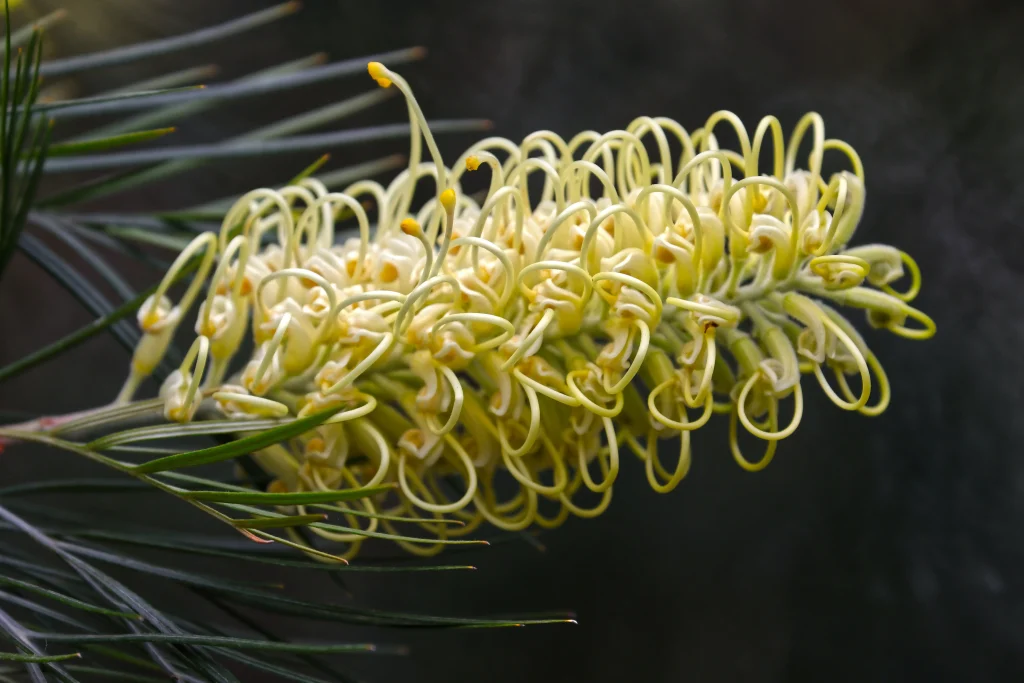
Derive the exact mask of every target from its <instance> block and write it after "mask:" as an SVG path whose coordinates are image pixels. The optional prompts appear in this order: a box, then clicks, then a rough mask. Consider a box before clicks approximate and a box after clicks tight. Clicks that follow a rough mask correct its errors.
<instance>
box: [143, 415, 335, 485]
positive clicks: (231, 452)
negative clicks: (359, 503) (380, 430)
mask: <svg viewBox="0 0 1024 683" xmlns="http://www.w3.org/2000/svg"><path fill="white" fill-rule="evenodd" d="M342 408H344V406H341V405H339V406H335V407H333V408H330V409H328V410H323V411H320V412H319V413H316V414H315V415H310V416H309V417H303V418H300V419H298V420H292V421H290V422H287V423H285V424H282V425H280V426H279V427H275V428H273V429H270V430H268V431H265V432H262V433H260V434H255V435H253V436H247V437H245V438H244V439H237V440H235V441H232V442H230V443H226V444H220V445H218V446H211V447H210V448H203V449H201V450H198V451H189V452H187V453H180V454H178V455H169V456H167V457H164V458H157V459H155V460H150V461H149V462H146V463H142V464H141V465H136V466H135V467H132V468H131V470H130V471H131V472H132V473H134V474H151V473H153V472H163V471H166V470H173V469H180V468H183V467H196V466H198V465H208V464H210V463H214V462H221V461H223V460H230V459H231V458H236V457H238V456H240V455H246V454H248V453H252V452H253V451H258V450H260V449H262V448H266V447H267V446H272V445H274V444H276V443H280V442H282V441H285V440H286V439H291V438H293V437H296V436H299V435H300V434H304V433H306V432H307V431H309V430H310V429H313V428H314V427H316V426H317V425H319V424H321V423H323V422H324V421H325V420H327V419H329V418H330V417H331V416H332V415H335V414H336V413H338V412H340V411H341V410H342Z"/></svg>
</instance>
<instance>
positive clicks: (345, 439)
mask: <svg viewBox="0 0 1024 683" xmlns="http://www.w3.org/2000/svg"><path fill="white" fill-rule="evenodd" d="M369 72H370V75H371V76H372V77H373V78H374V79H375V80H376V81H377V82H378V83H379V84H380V85H381V86H382V87H396V88H398V89H399V90H400V91H401V92H402V93H403V94H404V95H405V97H406V100H407V102H408V108H409V112H410V124H411V127H412V136H411V150H410V154H409V166H408V168H407V169H406V170H405V171H404V172H403V173H401V174H400V175H399V176H398V177H397V178H396V179H395V180H394V181H393V182H391V184H390V185H389V186H388V187H383V186H381V185H379V184H378V183H376V182H373V181H369V180H367V181H361V182H357V183H355V184H353V185H351V186H349V187H348V188H346V189H345V190H344V191H343V192H328V191H327V189H326V188H325V187H324V186H323V185H322V184H320V183H319V182H317V181H316V180H313V179H306V180H303V181H302V182H300V183H299V184H297V185H294V186H289V187H285V188H282V189H280V190H271V189H260V190H255V191H253V192H250V193H249V194H247V195H245V196H244V197H242V198H241V199H240V200H239V201H238V202H237V203H236V204H235V206H234V207H233V208H232V209H231V210H230V212H228V214H227V216H226V218H225V219H224V223H223V227H222V229H221V232H220V234H219V235H213V234H204V235H201V236H199V237H197V238H196V240H195V241H194V242H193V243H192V244H191V245H190V246H189V247H188V248H187V249H186V250H185V252H184V253H183V254H182V255H181V257H180V258H179V259H178V260H177V262H176V263H175V264H174V266H173V267H172V269H171V272H170V273H168V275H167V278H166V279H165V282H170V281H171V280H172V278H173V277H174V276H175V274H176V273H177V271H178V269H180V268H181V267H183V266H184V265H185V264H186V263H187V262H189V261H190V260H192V259H198V260H199V264H198V269H197V272H196V276H195V278H194V279H193V281H192V284H191V286H190V287H189V289H188V291H186V292H185V294H184V296H183V297H182V298H181V299H180V300H179V301H178V302H176V303H175V302H173V301H171V300H170V299H168V298H167V296H166V289H167V288H166V287H164V286H162V287H161V288H160V290H159V291H158V292H157V293H156V294H155V295H154V296H153V297H152V298H151V299H150V300H149V301H148V302H146V304H145V305H143V307H142V308H141V310H140V312H139V322H140V325H141V327H142V330H143V332H144V333H145V334H144V338H143V340H142V342H141V343H140V345H139V347H138V350H137V352H136V354H135V357H134V359H133V362H132V373H131V376H130V378H129V380H128V382H127V383H126V386H125V390H124V391H123V392H122V396H121V399H122V400H128V399H129V398H130V397H131V395H132V394H133V392H134V390H135V387H136V386H137V385H138V383H139V381H140V380H141V379H143V378H144V377H145V376H146V375H148V374H149V373H150V372H151V371H152V369H153V368H154V367H155V366H156V365H157V363H158V362H159V361H160V359H161V357H162V356H163V353H164V350H165V349H166V347H167V343H168V340H169V339H170V337H171V336H172V335H173V333H174V330H175V328H176V327H177V325H178V324H179V323H180V322H181V320H182V318H183V315H184V313H185V311H186V310H187V309H188V308H189V307H190V306H191V304H192V303H193V301H194V300H195V299H197V298H198V297H199V296H200V291H201V289H200V288H201V286H202V284H204V283H206V284H207V285H208V286H207V290H206V294H205V298H203V299H202V302H201V304H200V305H199V308H198V311H199V313H198V318H197V320H196V322H195V330H196V333H197V334H198V335H199V336H198V339H197V341H196V343H195V344H194V345H193V347H192V349H191V350H190V352H189V353H188V355H187V357H186V359H185V362H184V363H183V364H182V367H181V368H180V369H179V370H178V371H176V372H175V373H173V374H172V375H171V376H170V377H169V378H168V380H167V381H166V382H165V384H164V386H163V388H162V390H161V395H162V396H163V397H164V399H165V402H166V403H165V405H166V408H165V415H166V417H167V418H168V419H171V420H178V421H187V420H189V419H191V418H192V417H193V415H194V414H195V412H196V410H197V408H198V407H199V405H200V402H201V401H202V400H203V397H204V396H205V397H211V398H210V399H209V400H212V401H213V402H214V403H215V405H216V406H217V407H219V409H220V411H221V412H222V413H223V414H224V415H225V416H227V417H228V418H229V419H232V420H239V421H243V420H247V419H250V418H266V417H287V416H299V417H302V416H306V415H310V414H313V413H316V412H319V411H322V410H325V409H327V408H331V407H335V408H337V407H341V408H342V409H341V410H340V412H338V413H337V414H335V415H334V416H333V417H332V418H331V419H330V420H328V421H327V422H326V423H324V424H323V425H321V426H320V427H318V428H316V429H313V430H312V431H310V432H308V433H307V434H305V435H303V436H301V437H300V438H298V439H295V440H292V441H291V442H288V443H285V444H279V445H276V446H273V447H271V448H268V449H265V450H263V451H261V452H259V453H257V454H255V455H256V459H257V461H258V462H260V463H261V464H262V465H263V466H264V467H265V468H266V469H267V470H268V471H269V472H271V473H272V474H273V475H274V476H275V477H276V480H275V482H274V484H273V488H274V490H280V491H293V490H318V489H330V488H339V487H341V488H353V487H364V486H377V485H379V484H382V483H393V484H394V485H395V486H396V488H395V491H394V493H389V494H387V495H382V496H380V497H379V498H378V499H376V500H373V499H369V500H367V501H364V505H365V512H369V513H373V515H371V516H370V518H369V519H370V521H369V526H368V527H367V528H366V529H364V531H373V530H374V529H376V528H377V525H378V524H381V525H383V526H384V527H385V528H387V529H389V530H390V529H391V527H390V523H391V521H393V519H394V518H401V519H405V520H408V519H415V520H417V522H418V523H419V524H420V525H421V526H422V528H423V529H425V530H427V532H428V533H430V534H432V535H436V537H437V538H438V539H439V540H444V539H447V538H449V537H451V536H454V535H456V534H463V533H468V532H469V531H471V530H472V529H474V528H475V527H476V526H478V525H479V524H480V523H481V522H483V521H487V522H489V523H491V524H493V525H495V526H498V527H501V528H503V529H508V530H518V529H524V528H527V527H529V526H531V525H533V524H536V525H539V526H542V527H552V526H555V525H558V524H560V523H561V522H563V521H564V520H565V519H566V518H567V517H568V515H569V514H574V515H577V516H582V517H592V516H595V515H598V514H600V513H601V512H602V511H603V510H604V509H606V507H607V506H608V505H609V503H610V501H611V496H612V487H613V484H614V482H615V480H616V478H617V476H618V474H619V468H620V460H621V458H622V454H623V453H625V452H632V453H633V454H635V455H636V456H637V457H638V458H639V459H640V460H642V461H643V462H644V463H645V468H646V475H647V479H648V481H649V482H650V485H651V486H652V487H653V488H654V489H655V490H656V491H659V492H668V491H671V490H672V489H673V488H675V487H676V486H677V485H678V484H679V482H680V481H681V480H682V479H683V478H684V477H685V476H686V474H687V472H688V471H689V468H690V463H691V448H690V438H691V437H690V435H691V433H692V432H694V431H695V430H697V429H700V428H701V427H702V426H703V425H705V424H707V423H708V421H709V420H710V418H711V416H712V414H713V413H722V414H725V415H727V416H728V420H729V425H730V428H729V449H730V450H731V452H732V456H733V457H734V458H735V460H736V462H737V463H738V464H739V465H740V466H741V467H743V468H744V469H747V470H751V471H754V470H760V469H762V468H763V467H765V466H766V465H767V464H768V463H769V462H770V461H771V460H772V458H773V456H774V454H775V451H776V448H777V446H778V443H779V441H781V440H783V439H785V438H786V437H788V436H790V435H792V434H793V433H794V432H795V431H796V429H797V428H798V426H799V424H800V422H801V420H802V419H803V416H804V397H803V390H804V389H803V387H804V385H803V383H802V379H803V376H804V375H808V374H809V375H813V377H814V380H813V381H816V382H817V383H818V384H819V385H820V386H821V388H822V390H823V391H824V392H825V394H826V395H827V396H828V397H829V398H830V399H831V400H832V401H833V402H834V403H835V404H836V405H837V406H839V407H840V408H842V409H844V410H851V411H857V412H860V413H862V414H864V415H877V414H879V413H881V412H882V411H884V410H885V408H886V406H887V405H888V403H889V397H890V388H889V383H888V380H887V379H886V375H885V372H884V370H883V369H882V366H881V364H880V362H879V360H878V359H877V358H876V357H875V355H874V354H873V353H872V352H871V351H870V349H869V348H868V347H867V345H866V344H865V342H864V339H863V338H862V337H861V335H860V334H859V333H858V332H857V330H856V329H855V328H854V326H853V325H852V324H851V323H850V322H849V321H848V320H847V318H846V317H845V315H844V313H841V312H840V310H839V308H840V307H844V308H846V309H861V310H863V311H865V312H866V314H867V321H868V324H869V325H871V326H873V327H876V328H885V329H887V330H889V331H891V332H893V333H895V334H897V335H900V336H903V337H907V338H910V339H925V338H927V337H930V336H931V335H932V334H933V333H934V332H935V326H934V324H933V323H932V321H931V319H930V318H928V316H926V315H925V314H924V313H922V312H920V311H918V310H917V309H915V308H913V307H911V306H910V301H912V300H913V298H914V297H915V295H916V294H917V292H918V290H919V288H920V272H919V270H918V268H917V265H916V264H915V263H914V261H913V259H912V258H911V257H910V256H909V255H908V254H906V253H904V252H902V251H900V250H899V249H896V248H894V247H890V246H886V245H866V246H859V247H850V246H848V245H849V243H850V241H851V240H852V238H853V235H854V231H855V230H856V228H857V224H858V222H859V221H860V218H861V215H862V211H863V207H864V201H865V181H864V170H863V167H862V165H861V161H860V159H859V157H858V155H857V153H856V152H855V151H854V150H853V149H852V148H851V147H850V146H849V145H847V144H846V143H844V142H841V141H839V140H830V139H826V138H825V133H824V126H823V122H822V120H821V118H820V117H819V116H818V115H817V114H813V113H812V114H808V115H807V116H805V117H804V118H803V119H801V120H800V122H799V123H798V125H797V127H796V130H795V131H794V133H793V135H792V136H791V137H790V139H789V141H788V143H787V142H785V141H784V138H783V132H782V127H781V125H780V123H779V121H778V120H777V119H776V118H774V117H771V116H768V117H765V118H764V119H762V120H761V121H760V123H759V124H758V125H757V127H756V129H755V131H754V134H753V136H750V135H749V134H748V132H747V130H746V128H744V126H743V124H742V123H741V122H740V121H739V120H738V119H737V117H736V116H735V115H733V114H731V113H729V112H718V113H716V114H714V115H712V116H711V118H709V119H708V120H707V122H706V123H705V124H704V127H703V128H700V129H698V130H696V131H694V132H693V133H688V132H687V131H686V130H685V129H684V128H683V127H682V126H680V125H679V124H678V123H676V122H675V121H672V120H671V119H667V118H650V117H640V118H638V119H636V120H635V121H633V122H632V123H631V124H630V125H629V126H628V127H627V128H626V129H625V130H616V131H611V132H608V133H603V134H602V133H597V132H593V131H586V132H583V133H580V134H579V135H577V136H575V137H574V138H572V139H571V140H569V141H566V140H564V139H562V138H561V137H559V136H558V135H556V134H554V133H552V132H549V131H540V132H537V133H533V134H531V135H529V136H527V137H526V138H525V139H524V140H523V141H522V142H521V143H519V144H516V143H514V142H512V141H510V140H507V139H504V138H498V137H493V138H487V139H485V140H482V141H480V142H478V143H477V144H475V145H473V146H472V147H470V148H469V149H468V150H467V151H466V152H465V154H463V155H462V157H460V158H459V159H458V160H457V161H456V163H455V164H454V166H452V167H451V168H449V167H448V166H446V165H445V164H444V162H443V161H442V159H441V155H440V153H439V152H438V149H437V147H436V145H435V144H434V140H433V138H432V136H431V134H430V131H429V129H428V128H427V126H426V122H425V120H424V118H423V113H422V112H421V111H420V108H419V105H418V104H417V102H416V99H415V98H414V97H413V95H412V92H411V91H410V89H409V86H408V84H407V83H406V82H405V81H404V80H403V79H402V78H401V77H400V76H399V75H398V74H395V73H394V72H392V71H390V70H388V69H387V68H385V67H384V66H383V65H381V64H378V63H372V64H370V65H369ZM723 124H724V125H727V126H731V127H732V128H733V131H734V133H735V136H736V137H737V138H738V141H739V149H738V150H726V149H722V148H720V147H719V145H718V142H717V140H716V137H715V135H714V131H715V129H716V127H718V126H720V125H723ZM805 137H806V138H809V141H810V153H809V155H808V157H807V159H806V164H805V166H806V168H803V169H801V168H798V167H797V164H798V161H799V159H798V156H799V154H800V149H801V143H802V141H803V140H804V138H805ZM424 142H425V143H426V147H427V150H428V153H429V158H430V160H429V161H427V162H421V158H422V156H423V150H422V144H423V143H424ZM765 145H770V147H771V149H772V154H771V160H772V161H771V164H770V166H769V167H768V168H763V167H762V164H761V161H760V160H761V157H762V147H763V146H765ZM673 148H676V149H681V153H679V152H677V153H676V154H678V157H677V156H676V154H674V153H673V152H672V151H671V150H672V149H673ZM833 150H834V151H835V152H838V153H839V154H841V155H843V156H845V158H846V159H847V161H848V162H849V166H850V168H849V170H847V171H841V172H839V173H835V174H834V175H832V176H831V177H829V178H827V179H826V178H824V177H823V176H822V163H823V157H824V155H825V153H826V152H828V151H833ZM466 172H484V173H488V174H489V175H490V187H489V190H488V191H487V194H486V198H485V199H484V200H483V202H482V203H480V204H478V203H477V202H476V201H474V200H473V199H472V198H471V197H470V196H467V195H466V194H464V193H463V192H462V189H461V185H460V180H461V178H462V176H463V174H464V173H466ZM534 174H539V177H540V178H541V179H543V183H544V184H543V190H542V192H541V194H540V197H539V201H535V199H537V197H536V196H531V194H530V192H529V191H528V181H529V180H530V178H531V176H532V175H534ZM424 179H427V181H426V182H427V183H429V184H430V186H431V187H433V188H435V189H436V191H435V192H434V196H433V197H432V198H431V199H430V200H429V201H427V202H426V203H425V204H423V205H422V206H419V207H415V208H414V205H413V204H414V197H415V196H416V190H417V189H418V188H419V186H420V184H421V183H422V182H423V181H424ZM367 200H369V201H370V202H372V204H373V205H374V206H375V210H376V217H377V225H376V228H375V230H371V225H370V221H369V218H368V216H367V213H366V211H365V210H364V205H363V202H364V201H367ZM341 212H345V214H346V215H347V216H348V217H350V218H354V220H355V221H356V223H357V224H358V237H350V238H348V239H345V240H344V241H340V242H339V241H338V240H337V239H336V231H335V221H336V220H338V219H339V217H340V214H341ZM214 264H216V268H214V267H213V266H214ZM905 269H906V270H905ZM211 272H212V275H211ZM905 275H906V276H907V277H908V279H909V281H910V284H909V287H908V288H907V290H906V291H903V292H900V291H897V290H895V289H893V286H892V285H893V284H894V283H895V282H896V281H897V280H900V279H901V278H903V277H904V276H905ZM207 279H209V281H208V282H207ZM247 331H248V333H249V334H251V337H252V340H253V342H254V344H255V352H254V353H253V355H252V357H251V358H250V359H249V360H248V361H247V363H246V364H244V366H242V367H241V368H240V370H239V371H238V372H236V373H235V374H234V375H231V376H230V377H228V373H229V372H230V370H231V368H230V366H231V364H232V361H233V360H234V357H235V356H236V354H237V351H238V349H239V347H240V345H241V343H242V341H243V339H244V338H245V336H246V332H247ZM236 365H237V364H236ZM225 380H226V382H227V383H225ZM740 427H742V428H743V430H744V431H745V432H747V433H748V434H749V435H751V436H753V437H755V438H756V439H757V440H760V441H762V442H763V443H764V446H763V449H762V450H761V452H759V454H758V455H757V456H756V457H751V456H750V455H748V454H747V453H749V448H750V446H749V445H743V446H741V439H740ZM746 440H748V439H746V437H744V441H746ZM662 442H674V444H675V445H674V446H670V448H672V447H674V448H675V449H677V450H678V457H676V458H675V463H674V465H671V466H666V465H664V464H663V463H662V461H661V460H660V459H659V451H661V450H662V448H661V443H662ZM709 455H710V457H714V454H713V453H712V454H709ZM499 490H500V491H502V492H503V493H505V497H504V498H503V499H502V498H499V494H498V491H499ZM509 493H511V495H508V494H509ZM348 510H349V511H350V512H351V513H352V514H351V515H350V516H351V517H352V519H350V522H352V523H355V521H357V520H355V516H358V515H360V514H364V516H365V512H364V511H356V510H355V509H352V508H349V509H348ZM447 514H453V515H455V516H456V517H458V518H460V519H462V520H463V521H465V522H466V524H465V525H464V526H462V527H457V528H452V527H449V526H446V525H445V524H444V522H445V518H444V515H447ZM314 531H316V532H317V533H320V534H322V535H324V536H326V537H328V538H331V539H333V540H337V541H342V542H345V543H349V544H351V547H350V550H349V552H350V553H355V552H357V551H358V548H359V543H360V542H361V540H362V539H363V538H364V535H362V534H333V533H331V532H328V531H325V530H323V529H314ZM405 545H406V547H408V548H409V549H410V550H413V551H416V552H420V553H432V552H436V551H438V550H440V548H441V547H442V546H441V545H440V544H438V545H433V546H429V547H427V548H426V549H424V548H423V547H422V546H415V545H411V544H405Z"/></svg>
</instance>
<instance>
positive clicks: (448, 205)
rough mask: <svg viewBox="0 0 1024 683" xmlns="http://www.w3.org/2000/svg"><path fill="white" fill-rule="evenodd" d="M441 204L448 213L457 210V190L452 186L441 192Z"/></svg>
mask: <svg viewBox="0 0 1024 683" xmlns="http://www.w3.org/2000/svg"><path fill="white" fill-rule="evenodd" d="M441 206H443V207H444V210H445V211H447V212H448V213H451V212H452V211H454V210H455V190H453V189H451V188H450V187H449V188H448V189H447V190H445V191H444V192H442V193H441Z"/></svg>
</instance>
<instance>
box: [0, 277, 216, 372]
mask: <svg viewBox="0 0 1024 683" xmlns="http://www.w3.org/2000/svg"><path fill="white" fill-rule="evenodd" d="M198 267H199V259H193V260H192V261H190V262H189V263H187V264H186V265H185V267H184V268H182V270H181V271H179V273H178V274H177V275H176V276H175V278H174V280H175V282H177V281H179V280H182V279H184V278H185V277H187V276H188V275H191V274H192V272H193V271H194V270H195V269H196V268H198ZM157 286H158V285H153V286H152V287H150V288H149V289H147V290H145V291H143V292H140V293H139V295H138V296H136V297H135V298H134V299H132V300H131V301H126V302H124V303H123V304H121V305H120V306H118V307H117V308H115V309H114V310H113V311H111V312H110V313H108V314H107V315H105V316H103V317H101V318H98V319H96V320H94V321H92V322H91V323H89V324H88V325H86V326H84V327H82V328H80V329H78V330H77V331H75V332H72V333H71V334H69V335H67V336H65V337H63V338H61V339H59V340H57V341H56V342H54V343H53V344H50V345H49V346H45V347H43V348H41V349H39V350H38V351H35V352H33V353H30V354H29V355H27V356H23V357H22V358H19V359H18V360H16V361H14V362H13V363H9V364H8V365H5V366H4V367H2V368H0V382H2V381H4V380H6V379H9V378H10V377H13V376H15V375H18V374H20V373H22V372H24V371H25V370H28V369H29V368H32V367H35V366H36V365H39V364H40V363H43V362H45V361H47V360H49V359H50V358H53V357H54V356H57V355H59V354H61V353H64V352H65V351H67V350H68V349H70V348H73V347H75V346H78V345H79V344H81V343H82V342H84V341H85V340H87V339H89V338H91V337H93V336H94V335H97V334H99V333H100V332H103V331H104V330H106V329H107V328H109V327H110V326H111V325H114V324H115V323H117V322H118V321H120V320H123V319H124V318H127V317H128V316H130V315H132V314H133V313H135V311H137V310H138V308H139V306H141V305H142V304H143V303H145V301H146V299H148V298H149V297H150V295H152V294H153V292H155V291H156V289H157Z"/></svg>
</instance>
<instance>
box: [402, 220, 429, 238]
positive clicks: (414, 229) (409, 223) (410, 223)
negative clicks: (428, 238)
mask: <svg viewBox="0 0 1024 683" xmlns="http://www.w3.org/2000/svg"><path fill="white" fill-rule="evenodd" d="M399 227H401V228H402V232H404V233H405V234H406V235H410V236H412V237H419V236H420V234H421V233H422V232H423V228H422V227H420V224H419V222H417V220H416V219H415V218H406V219H405V220H403V221H402V222H401V224H400V225H399Z"/></svg>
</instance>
